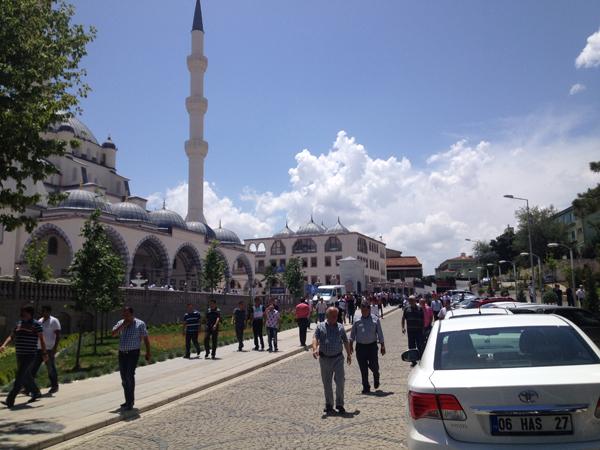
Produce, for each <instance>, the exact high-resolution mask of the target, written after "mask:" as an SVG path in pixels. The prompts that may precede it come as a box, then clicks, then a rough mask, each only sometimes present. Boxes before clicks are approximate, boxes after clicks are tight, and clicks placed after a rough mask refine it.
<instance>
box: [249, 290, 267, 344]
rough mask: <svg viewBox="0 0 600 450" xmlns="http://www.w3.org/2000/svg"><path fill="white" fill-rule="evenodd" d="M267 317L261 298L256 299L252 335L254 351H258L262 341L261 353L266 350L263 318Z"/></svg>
mask: <svg viewBox="0 0 600 450" xmlns="http://www.w3.org/2000/svg"><path fill="white" fill-rule="evenodd" d="M264 316H265V308H264V306H263V305H262V304H261V303H260V298H258V297H256V298H255V299H254V308H252V334H253V336H254V350H255V351H258V343H259V341H260V351H263V350H264V349H265V341H264V339H263V318H264Z"/></svg>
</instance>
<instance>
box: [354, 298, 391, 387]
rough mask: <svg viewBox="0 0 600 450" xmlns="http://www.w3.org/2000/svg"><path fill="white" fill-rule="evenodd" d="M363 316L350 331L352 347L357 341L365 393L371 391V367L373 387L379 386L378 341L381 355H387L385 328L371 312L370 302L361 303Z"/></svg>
mask: <svg viewBox="0 0 600 450" xmlns="http://www.w3.org/2000/svg"><path fill="white" fill-rule="evenodd" d="M360 312H361V316H360V319H359V320H356V321H355V322H354V323H353V324H352V330H351V331H350V347H352V344H353V343H354V341H356V360H357V361H358V367H359V368H360V376H361V378H362V385H363V390H362V393H363V394H368V393H369V392H371V386H370V385H369V369H370V370H371V372H373V387H374V388H375V389H377V388H379V360H378V357H377V352H378V348H377V343H378V342H379V344H381V356H383V355H385V343H384V340H383V330H382V329H381V321H380V320H379V318H378V317H376V316H374V315H372V314H371V305H370V304H369V302H366V301H365V302H362V303H361V305H360Z"/></svg>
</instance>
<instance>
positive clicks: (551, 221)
mask: <svg viewBox="0 0 600 450" xmlns="http://www.w3.org/2000/svg"><path fill="white" fill-rule="evenodd" d="M530 212H531V243H532V247H533V253H535V254H536V255H538V256H539V257H540V258H542V260H544V259H545V258H546V255H547V254H548V253H549V249H548V244H549V243H550V242H565V241H566V238H567V230H566V227H565V225H564V224H563V223H561V222H559V221H557V220H555V218H554V216H555V215H556V213H557V211H556V209H555V208H554V207H553V206H550V207H549V208H540V207H538V206H534V207H532V208H530ZM516 217H517V220H518V226H517V232H516V233H515V240H514V245H515V250H516V251H517V253H520V252H529V237H528V233H527V209H526V208H521V209H519V210H517V212H516ZM557 251H558V249H556V250H555V253H556V252H557ZM562 251H564V250H561V252H562Z"/></svg>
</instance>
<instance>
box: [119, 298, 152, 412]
mask: <svg viewBox="0 0 600 450" xmlns="http://www.w3.org/2000/svg"><path fill="white" fill-rule="evenodd" d="M112 335H113V336H119V372H121V384H122V385H123V391H124V394H125V403H123V404H122V405H121V408H122V409H123V410H125V411H131V410H132V409H133V404H134V392H135V369H136V367H137V363H138V359H139V358H140V345H141V343H142V340H143V341H144V344H145V346H146V361H150V358H151V354H150V339H148V331H147V330H146V324H145V323H144V322H143V321H141V320H140V319H137V318H135V317H134V315H133V308H132V307H131V306H126V307H125V308H123V319H121V320H119V321H118V322H117V324H116V325H115V326H114V327H113V329H112Z"/></svg>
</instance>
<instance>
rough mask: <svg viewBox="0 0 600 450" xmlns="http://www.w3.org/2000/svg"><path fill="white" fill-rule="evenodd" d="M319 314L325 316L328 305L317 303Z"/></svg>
mask: <svg viewBox="0 0 600 450" xmlns="http://www.w3.org/2000/svg"><path fill="white" fill-rule="evenodd" d="M316 308H317V313H319V314H325V312H326V311H327V308H328V307H327V303H325V302H317V306H316Z"/></svg>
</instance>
